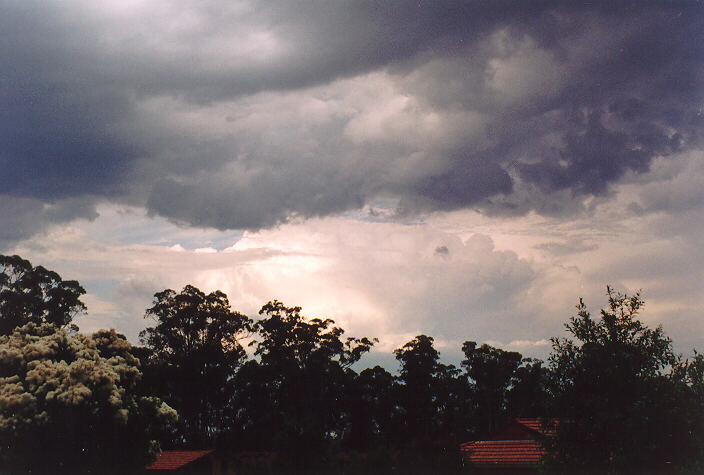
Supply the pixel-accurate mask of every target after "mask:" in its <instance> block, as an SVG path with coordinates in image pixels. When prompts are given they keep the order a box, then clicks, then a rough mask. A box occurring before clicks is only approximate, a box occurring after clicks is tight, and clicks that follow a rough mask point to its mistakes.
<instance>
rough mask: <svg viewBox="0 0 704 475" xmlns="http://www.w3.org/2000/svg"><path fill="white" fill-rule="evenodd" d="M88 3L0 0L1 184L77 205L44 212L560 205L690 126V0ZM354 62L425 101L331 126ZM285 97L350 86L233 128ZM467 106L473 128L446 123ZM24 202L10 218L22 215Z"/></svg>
mask: <svg viewBox="0 0 704 475" xmlns="http://www.w3.org/2000/svg"><path fill="white" fill-rule="evenodd" d="M89 5H90V4H89V3H86V4H81V3H76V4H66V3H59V2H56V3H40V2H32V1H28V2H22V3H17V2H3V6H4V7H3V16H2V18H0V28H2V30H3V32H4V33H5V35H4V39H3V42H2V43H0V48H1V53H2V57H3V70H2V72H0V108H2V110H3V111H5V112H6V114H5V115H4V116H3V118H1V119H0V140H1V142H2V144H3V145H2V148H0V166H2V180H0V193H3V194H5V195H8V196H12V197H15V198H18V199H19V198H23V199H27V200H37V202H41V203H47V204H51V203H56V202H57V200H64V201H63V202H65V203H73V205H75V206H77V208H76V209H75V210H73V211H69V210H67V211H65V212H64V213H63V217H62V218H61V219H69V217H70V216H85V215H86V211H85V209H92V207H93V205H94V203H95V202H96V201H97V200H110V201H116V202H123V203H130V204H133V205H139V206H146V207H147V208H148V209H149V210H150V212H152V213H155V214H160V215H163V216H166V217H168V218H171V219H173V220H177V221H180V222H184V223H187V224H192V225H198V226H212V227H217V228H221V229H224V228H240V229H243V228H260V227H265V226H271V225H274V224H276V223H280V222H285V221H287V220H289V219H290V218H291V217H293V216H301V217H310V216H321V215H328V214H334V213H339V212H344V211H346V210H350V209H356V208H359V207H361V206H363V205H364V204H368V203H369V202H371V201H372V200H374V199H377V198H386V199H388V198H391V199H395V200H398V201H399V202H400V208H399V209H400V210H401V212H400V213H399V214H400V215H403V214H406V215H408V214H417V213H423V212H427V211H435V210H441V211H442V210H454V209H461V208H466V207H474V208H477V209H480V210H482V211H483V212H485V213H487V214H504V215H506V214H508V215H516V214H524V213H527V212H529V211H531V210H536V211H537V212H539V213H544V214H550V215H569V214H572V213H575V212H579V211H580V209H581V208H580V203H581V199H582V198H584V197H589V196H597V197H608V196H609V192H610V190H611V188H612V185H613V184H615V183H619V182H620V181H622V180H623V179H624V177H625V176H626V175H628V174H630V173H641V174H642V173H645V172H647V171H648V170H649V169H650V165H651V162H652V160H653V159H654V157H657V156H669V155H671V154H673V153H676V152H681V151H687V150H692V149H697V148H701V145H702V140H701V139H702V137H701V130H702V127H703V126H704V117H703V115H702V114H701V104H702V103H704V91H703V90H702V89H703V88H702V86H701V84H702V83H703V81H702V76H701V71H702V61H703V60H702V58H704V46H702V45H704V38H703V37H702V36H703V33H702V32H703V31H704V21H702V20H703V17H704V13H703V11H702V9H701V8H700V7H698V6H697V5H696V4H695V3H668V2H664V3H656V2H651V3H647V4H643V5H638V4H636V5H635V6H634V5H630V4H629V5H625V4H624V5H616V6H612V5H611V2H604V3H599V2H597V3H596V5H592V6H585V5H581V4H568V3H564V2H547V1H546V2H518V3H516V2H457V3H438V2H384V3H381V4H368V3H354V2H350V3H330V2H310V3H289V2H282V3H269V2H267V3H261V4H260V3H256V2H255V3H240V4H225V3H223V2H219V1H208V2H199V3H197V4H195V3H193V4H185V5H183V4H178V5H176V4H173V5H169V4H168V3H162V4H161V5H151V6H136V7H134V8H138V9H139V8H141V9H142V10H138V11H136V12H135V13H134V14H132V15H131V16H130V14H123V13H120V14H117V13H115V12H112V13H106V12H107V10H106V9H107V6H106V7H105V8H101V7H96V6H91V7H90V8H89ZM372 73H376V74H383V75H385V76H386V77H387V78H389V80H390V81H392V82H393V85H394V87H395V88H396V89H397V93H398V94H399V95H400V96H404V97H408V98H412V100H413V101H414V102H413V104H412V106H407V107H406V108H402V107H401V108H399V110H400V112H398V113H399V114H401V115H403V114H412V113H416V112H418V111H420V112H422V113H423V114H424V115H423V116H422V117H420V119H418V123H417V124H416V125H408V126H406V128H405V129H400V130H401V131H400V132H397V133H398V136H397V137H390V134H392V133H393V132H386V131H384V132H383V133H381V132H379V133H378V134H377V135H376V136H375V137H372V138H369V139H368V140H367V142H366V143H364V144H362V143H360V142H355V141H354V140H351V139H350V137H349V136H348V135H346V131H347V129H346V126H347V125H348V124H350V123H351V122H352V121H353V120H354V118H355V116H356V115H357V114H358V113H359V109H360V107H362V106H364V104H360V103H359V100H360V99H359V98H357V97H356V96H354V95H353V94H349V92H350V91H341V90H339V88H340V87H342V86H340V84H343V83H344V79H345V78H347V79H348V80H352V79H354V78H359V81H362V82H363V81H364V78H365V75H368V74H372ZM345 84H347V83H345ZM350 84H352V83H350ZM348 85H349V84H348ZM352 86H354V84H352ZM352 86H350V87H352ZM316 88H317V89H316ZM336 88H338V89H336ZM286 94H289V95H293V96H296V97H300V100H301V101H304V100H310V101H312V100H313V99H315V100H317V101H318V102H320V103H321V104H323V105H324V106H325V107H327V106H328V105H329V104H330V103H334V102H335V101H338V100H340V99H339V97H340V96H344V97H343V99H344V100H340V101H342V102H344V101H347V102H345V103H344V104H341V105H339V109H338V110H336V111H334V112H333V113H330V115H329V116H326V117H324V118H323V119H316V118H315V117H312V116H311V115H310V114H309V110H308V109H302V110H301V111H300V112H298V114H299V115H298V116H296V113H291V112H290V111H286V110H281V111H280V112H281V115H284V114H287V113H289V114H292V115H291V117H289V118H288V119H287V120H281V121H278V122H277V114H275V113H271V112H270V113H271V117H270V119H271V120H270V121H259V122H257V121H256V120H254V119H253V122H252V125H251V126H250V127H249V128H237V127H238V126H239V124H240V119H242V117H245V118H247V117H248V116H247V114H249V115H250V116H251V117H254V116H255V115H256V114H257V113H260V111H259V110H257V109H256V108H255V109H252V108H251V107H250V106H251V104H266V103H267V101H269V102H273V104H274V105H273V106H272V108H275V106H276V104H277V101H279V100H280V98H281V97H282V96H284V95H286ZM345 94H349V95H347V96H346V95H345ZM154 101H157V102H158V101H171V102H172V103H173V108H172V109H168V108H164V109H159V108H158V107H157V106H155V105H154ZM290 101H291V104H288V105H295V104H296V100H295V99H290ZM219 105H223V107H225V109H218V108H217V107H218V106H219ZM150 107H151V108H152V109H153V110H155V111H157V112H158V111H160V110H161V112H162V114H163V115H161V116H160V115H158V114H155V115H152V116H146V115H144V110H145V109H149V108H150ZM209 107H210V109H209ZM227 107H230V108H231V109H227ZM280 107H282V108H283V107H287V105H281V106H280ZM203 111H205V112H204V114H205V115H206V117H200V118H193V117H190V116H189V114H191V115H195V114H198V113H201V112H203ZM313 112H315V110H314V111H313ZM420 112H418V113H420ZM170 113H173V115H174V116H175V117H172V116H171V115H172V114H170ZM218 114H221V115H222V117H219V116H218ZM468 114H474V115H476V116H477V117H479V118H480V119H479V120H480V121H481V125H480V126H479V125H473V126H472V127H476V128H478V129H481V130H480V132H481V133H479V132H477V130H468V129H469V127H470V126H469V125H465V124H464V123H462V122H460V121H457V122H453V119H452V118H453V117H456V116H462V115H468ZM184 117H186V118H188V117H190V118H189V119H188V120H192V121H193V123H191V124H190V126H189V125H183V124H179V123H178V122H177V121H178V120H180V119H183V118H184ZM375 117H378V114H377V115H376V116H375V115H374V114H370V117H369V118H367V119H365V120H367V126H368V127H370V128H373V127H375V125H374V123H373V122H372V121H373V120H375ZM437 117H440V118H442V119H443V120H445V122H444V123H443V124H442V125H441V126H439V127H436V128H432V127H431V126H428V127H429V128H428V130H427V131H425V132H423V133H425V134H426V135H425V136H423V137H424V138H416V137H414V135H415V134H416V132H417V133H418V134H420V133H421V131H417V130H416V129H417V128H418V127H421V126H423V125H424V124H427V123H429V122H428V121H426V119H428V118H431V119H433V118H437ZM255 118H256V117H255ZM199 120H200V121H201V125H200V126H198V125H197V123H198V121H199ZM389 120H390V121H391V123H392V125H394V126H398V122H399V120H397V118H395V117H392V118H391V119H389ZM433 120H435V119H433ZM218 121H219V122H218ZM216 122H218V123H220V124H222V125H218V126H217V127H218V130H220V128H221V129H222V130H220V131H219V132H214V131H213V130H212V127H211V125H212V124H215V123H216ZM431 122H432V121H431ZM194 124H196V125H194ZM228 127H229V128H228ZM392 128H393V127H392ZM389 138H393V140H387V139H389ZM417 157H422V159H417ZM409 167H410V168H412V170H409V169H408V168H409ZM69 198H76V199H75V200H70V199H69ZM34 206H35V205H34ZM66 206H69V205H66ZM22 209H23V210H24V211H22V210H18V212H20V213H23V216H25V217H23V218H17V219H20V220H24V221H22V222H29V221H31V220H32V219H34V218H32V217H33V216H38V214H37V213H38V212H37V211H32V210H30V209H29V208H27V209H25V208H22ZM48 222H50V219H48V218H47V219H46V220H39V222H38V223H37V224H36V225H32V226H34V227H32V226H30V225H28V224H26V225H23V226H20V228H21V229H23V230H24V231H22V232H19V231H18V232H17V233H16V234H17V236H20V235H24V234H26V233H31V232H35V231H37V230H40V229H41V227H42V224H41V223H48ZM18 229H19V228H18ZM32 230H34V231H32ZM8 239H9V238H8Z"/></svg>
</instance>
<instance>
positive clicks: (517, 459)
mask: <svg viewBox="0 0 704 475" xmlns="http://www.w3.org/2000/svg"><path fill="white" fill-rule="evenodd" d="M460 450H461V451H462V453H464V455H465V458H466V460H467V461H468V462H470V463H471V464H473V465H485V466H486V465H512V466H525V465H535V464H537V463H538V462H540V459H541V458H542V456H543V455H544V454H545V449H544V448H543V447H542V446H541V445H540V442H538V441H535V440H478V441H475V442H467V443H466V444H462V445H461V446H460Z"/></svg>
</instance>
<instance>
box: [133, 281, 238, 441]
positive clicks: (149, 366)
mask: <svg viewBox="0 0 704 475" xmlns="http://www.w3.org/2000/svg"><path fill="white" fill-rule="evenodd" d="M145 318H153V319H154V320H155V321H156V325H155V326H154V327H150V328H147V329H145V330H143V331H142V332H141V333H140V340H141V342H142V344H143V345H146V349H147V350H148V351H146V354H145V355H144V357H143V359H144V363H145V369H144V371H145V376H146V378H145V379H146V381H145V382H146V383H147V384H148V385H150V386H151V388H153V390H155V391H157V394H159V395H160V396H161V397H163V399H164V400H165V401H167V402H168V403H169V405H171V406H173V407H174V408H176V410H177V411H178V412H179V415H180V419H179V437H178V439H177V440H176V441H174V443H175V444H176V445H185V446H192V447H196V448H202V447H204V446H206V445H212V444H213V443H214V442H215V439H216V438H217V436H218V434H220V433H221V432H222V431H223V430H224V429H225V427H226V426H227V423H226V420H225V412H226V410H227V406H228V404H229V403H230V399H231V397H232V395H233V393H234V376H235V373H236V371H237V369H238V368H239V367H240V365H241V364H242V362H243V361H244V359H245V357H246V353H245V351H244V349H243V347H242V345H241V344H240V340H241V339H242V338H243V337H244V336H246V335H248V332H249V329H250V325H251V320H250V319H249V318H247V317H246V316H244V315H242V314H241V313H239V312H236V311H233V310H231V308H230V303H229V301H228V300H227V296H226V295H225V294H224V293H222V292H220V291H216V292H212V293H210V294H207V295H206V294H205V293H204V292H202V291H200V290H199V289H197V288H196V287H193V286H191V285H187V286H186V287H184V288H183V290H182V291H181V292H180V293H176V292H175V291H173V290H171V289H167V290H164V291H163V292H158V293H156V294H154V302H153V306H152V307H151V308H149V309H148V310H147V311H146V315H145Z"/></svg>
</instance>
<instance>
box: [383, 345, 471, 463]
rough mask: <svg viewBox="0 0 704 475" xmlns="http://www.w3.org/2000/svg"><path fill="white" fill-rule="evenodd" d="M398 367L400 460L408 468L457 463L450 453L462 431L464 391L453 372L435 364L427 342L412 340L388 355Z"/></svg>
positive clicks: (465, 409) (464, 424) (436, 359)
mask: <svg viewBox="0 0 704 475" xmlns="http://www.w3.org/2000/svg"><path fill="white" fill-rule="evenodd" d="M394 354H395V356H396V359H397V360H398V361H399V362H400V363H401V371H400V375H399V381H400V382H401V383H402V386H401V390H400V395H399V405H400V406H401V409H402V411H403V418H404V425H403V427H402V431H401V432H399V433H398V436H400V438H401V439H400V440H398V441H397V443H398V444H399V445H400V446H401V447H403V448H404V454H403V455H402V456H401V457H400V458H401V459H402V460H403V461H404V462H405V463H406V464H408V465H409V466H412V467H415V468H417V467H427V468H429V467H439V466H441V465H442V466H445V465H448V464H449V465H450V466H454V465H455V464H456V463H457V462H458V461H459V458H457V457H456V454H455V453H454V451H452V450H451V451H450V452H448V451H447V449H448V447H449V448H454V447H455V446H456V445H457V444H458V443H459V440H461V439H460V437H462V435H463V434H464V433H465V432H466V430H467V422H468V421H467V416H468V415H470V414H471V413H472V411H471V409H470V408H469V407H468V405H467V402H468V396H469V392H468V386H467V385H466V384H465V383H464V380H463V379H459V378H458V375H459V370H457V369H456V368H455V367H454V366H453V365H445V364H442V363H440V354H439V353H438V351H437V350H436V349H435V348H434V346H433V338H432V337H430V336H427V335H418V336H416V337H415V338H414V339H413V340H411V341H409V342H408V343H406V344H405V345H403V346H402V347H401V348H398V349H396V350H395V351H394Z"/></svg>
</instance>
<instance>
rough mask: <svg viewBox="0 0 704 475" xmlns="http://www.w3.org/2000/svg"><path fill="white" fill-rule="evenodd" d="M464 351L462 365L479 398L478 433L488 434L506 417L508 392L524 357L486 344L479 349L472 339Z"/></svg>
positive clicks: (466, 343) (463, 347)
mask: <svg viewBox="0 0 704 475" xmlns="http://www.w3.org/2000/svg"><path fill="white" fill-rule="evenodd" d="M462 351H463V352H464V355H465V357H466V359H465V360H463V361H462V366H464V368H465V370H466V371H467V376H469V378H471V379H472V380H473V381H474V384H475V389H476V394H477V398H478V400H477V403H478V405H479V410H478V415H479V416H480V417H481V421H480V424H479V432H480V433H481V434H482V435H487V434H489V433H490V432H492V431H494V430H496V428H497V427H498V425H499V424H500V423H501V422H502V420H503V419H504V418H505V415H506V394H507V391H508V389H509V386H510V384H511V381H512V380H513V378H514V374H515V373H516V370H517V369H518V367H519V365H520V364H521V358H522V357H521V354H520V353H517V352H515V351H504V350H502V349H500V348H494V347H493V346H490V345H486V344H484V345H482V346H480V347H479V348H477V344H476V343H475V342H473V341H465V342H464V344H463V345H462Z"/></svg>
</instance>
